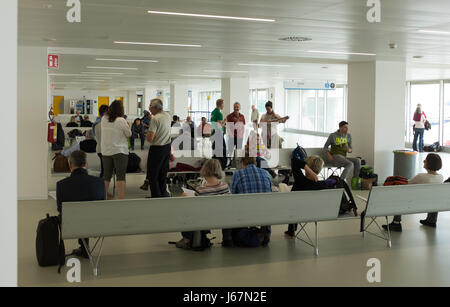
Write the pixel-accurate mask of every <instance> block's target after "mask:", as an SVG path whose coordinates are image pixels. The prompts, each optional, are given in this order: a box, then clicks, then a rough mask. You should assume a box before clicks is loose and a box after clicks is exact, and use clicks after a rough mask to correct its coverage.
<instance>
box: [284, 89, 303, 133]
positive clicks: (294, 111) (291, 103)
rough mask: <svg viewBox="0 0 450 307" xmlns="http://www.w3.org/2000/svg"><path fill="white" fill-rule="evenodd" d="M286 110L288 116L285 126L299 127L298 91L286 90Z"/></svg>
mask: <svg viewBox="0 0 450 307" xmlns="http://www.w3.org/2000/svg"><path fill="white" fill-rule="evenodd" d="M286 104H287V106H286V110H287V114H288V115H289V117H290V120H288V121H287V122H286V123H287V127H288V128H292V129H300V91H295V90H286Z"/></svg>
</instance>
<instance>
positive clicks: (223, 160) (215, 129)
mask: <svg viewBox="0 0 450 307" xmlns="http://www.w3.org/2000/svg"><path fill="white" fill-rule="evenodd" d="M223 106H224V101H223V99H218V100H217V101H216V108H215V109H214V110H213V111H212V112H211V126H212V134H211V142H212V150H213V159H217V160H219V162H220V165H221V166H222V169H224V168H225V167H226V165H227V155H226V145H225V139H224V137H223V136H224V133H225V120H224V119H223V114H222V110H223ZM220 140H222V150H220ZM216 142H217V143H218V144H219V145H218V146H217V150H216Z"/></svg>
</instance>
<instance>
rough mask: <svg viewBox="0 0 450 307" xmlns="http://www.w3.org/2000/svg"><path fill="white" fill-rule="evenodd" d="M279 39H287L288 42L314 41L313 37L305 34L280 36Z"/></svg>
mask: <svg viewBox="0 0 450 307" xmlns="http://www.w3.org/2000/svg"><path fill="white" fill-rule="evenodd" d="M279 40H280V41H287V42H309V41H312V38H309V37H303V36H288V37H282V38H279Z"/></svg>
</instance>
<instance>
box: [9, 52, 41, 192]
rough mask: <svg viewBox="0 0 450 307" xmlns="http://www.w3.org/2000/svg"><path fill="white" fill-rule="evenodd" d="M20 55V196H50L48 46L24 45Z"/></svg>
mask: <svg viewBox="0 0 450 307" xmlns="http://www.w3.org/2000/svg"><path fill="white" fill-rule="evenodd" d="M18 55H19V59H18V60H19V65H18V67H19V71H18V72H19V84H18V85H19V92H18V93H19V94H18V112H19V114H20V122H19V124H18V140H19V142H18V143H19V144H18V145H19V146H18V159H19V161H18V162H19V165H18V180H19V183H20V184H19V187H18V188H19V199H47V197H48V196H47V195H48V190H47V157H48V145H47V115H46V114H47V109H46V107H47V103H46V101H47V48H43V47H22V46H20V47H19V53H18ZM8 143H9V142H8ZM8 147H9V146H8ZM10 158H11V157H10Z"/></svg>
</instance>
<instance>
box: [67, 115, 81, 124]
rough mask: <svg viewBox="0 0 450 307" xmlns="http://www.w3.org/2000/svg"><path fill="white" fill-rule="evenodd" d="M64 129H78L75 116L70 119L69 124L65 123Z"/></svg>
mask: <svg viewBox="0 0 450 307" xmlns="http://www.w3.org/2000/svg"><path fill="white" fill-rule="evenodd" d="M66 127H78V123H77V119H76V117H75V116H71V117H70V122H68V123H67V125H66Z"/></svg>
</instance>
